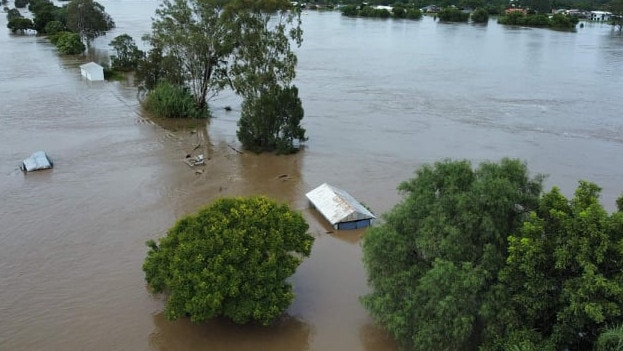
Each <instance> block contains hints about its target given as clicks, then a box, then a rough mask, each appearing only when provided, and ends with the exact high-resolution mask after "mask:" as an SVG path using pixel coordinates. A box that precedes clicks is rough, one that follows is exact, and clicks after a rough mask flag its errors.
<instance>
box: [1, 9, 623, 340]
mask: <svg viewBox="0 0 623 351" xmlns="http://www.w3.org/2000/svg"><path fill="white" fill-rule="evenodd" d="M101 3H102V4H103V5H104V6H105V7H106V10H107V11H108V12H109V13H110V14H111V15H112V16H113V18H114V19H115V20H116V22H117V25H118V28H117V29H116V30H115V31H114V32H113V33H110V34H109V35H108V36H106V37H105V38H100V39H98V40H97V41H96V45H95V49H94V50H93V51H92V52H91V53H90V55H91V57H95V58H96V59H97V58H101V57H105V56H106V55H107V52H106V50H107V43H108V41H110V40H111V39H112V38H114V36H115V35H118V34H121V33H129V34H131V35H132V36H133V37H134V38H135V39H137V40H139V38H140V36H141V35H142V34H144V33H146V32H148V30H149V21H150V20H149V19H150V17H151V16H152V15H153V10H154V9H155V7H156V6H157V4H158V2H154V1H118V0H108V1H101ZM303 20H304V30H305V42H304V45H303V47H301V48H300V49H298V54H299V73H298V78H297V85H298V86H299V88H300V92H301V98H302V100H303V102H304V107H305V111H306V117H305V122H304V124H305V127H306V128H307V131H308V134H309V137H310V140H309V142H307V143H306V146H305V149H304V150H303V151H302V152H301V153H299V154H297V155H293V156H281V157H278V156H273V155H259V156H258V155H253V154H249V153H244V154H239V153H238V152H236V151H235V150H234V149H239V148H240V146H239V145H238V143H237V142H236V138H235V130H236V120H237V116H238V115H237V114H238V113H239V101H237V100H236V99H235V98H233V97H232V96H230V95H228V94H227V93H224V94H222V95H221V96H219V97H218V98H217V99H215V100H213V101H212V102H211V106H212V109H213V112H214V114H215V118H214V119H213V120H211V121H210V122H209V123H207V124H201V123H196V122H192V121H191V122H190V123H188V122H179V121H167V122H162V121H157V120H151V119H149V118H148V117H147V116H145V115H144V114H143V113H142V111H141V110H140V108H139V105H138V103H137V99H136V90H135V89H134V88H133V87H132V85H131V84H128V83H126V82H104V83H97V82H87V81H85V80H83V79H82V78H81V77H80V73H79V70H78V66H79V65H80V64H82V63H84V62H85V61H86V58H82V57H77V58H76V57H61V56H59V55H58V54H57V52H56V50H55V49H54V48H53V47H52V46H51V45H50V44H49V43H48V42H47V41H46V40H45V39H44V38H38V37H36V36H32V35H11V34H9V33H8V32H7V30H6V18H5V17H4V16H0V28H3V29H0V47H2V50H0V106H1V108H0V350H369V351H384V350H397V346H396V344H395V343H393V342H392V341H391V339H390V338H389V337H388V336H387V335H386V333H384V332H383V331H382V330H381V329H379V328H377V327H375V326H374V324H373V323H372V321H371V319H370V317H369V316H368V314H367V313H366V311H365V310H364V309H363V308H362V307H361V305H360V304H359V301H358V299H359V297H360V296H361V295H363V294H365V293H366V292H367V291H368V287H367V284H366V280H365V273H364V269H363V267H362V264H361V249H360V236H361V235H362V232H361V231H354V232H340V233H331V232H330V231H331V229H330V228H329V227H328V226H327V225H326V223H325V222H324V221H322V219H321V218H319V216H318V215H317V214H315V213H314V212H313V211H310V210H309V209H308V208H307V204H306V201H305V200H304V194H305V192H307V191H308V190H310V189H312V188H313V187H315V186H317V185H319V184H320V183H322V182H325V181H326V182H329V183H331V184H334V185H337V186H340V187H343V188H345V189H347V190H348V191H349V192H351V193H352V194H353V195H354V196H355V197H357V198H358V199H360V200H362V201H363V202H365V203H366V204H367V205H368V206H370V207H371V208H372V209H373V210H374V211H375V212H376V213H383V212H385V211H387V210H389V209H390V208H391V207H392V206H393V205H394V204H395V203H396V202H398V201H399V200H400V195H399V194H397V192H396V190H395V188H396V186H397V185H398V183H399V182H401V181H403V180H406V179H407V178H409V177H410V176H411V175H412V174H413V172H414V171H415V170H416V169H417V167H419V166H421V165H422V164H424V163H429V162H434V161H437V160H441V159H443V158H448V157H449V158H467V159H470V160H472V161H473V162H475V163H477V162H480V161H484V160H498V159H499V158H501V157H504V156H511V157H519V158H521V159H523V160H525V161H527V162H528V164H529V166H530V168H531V169H532V170H533V172H535V173H536V172H540V173H545V174H548V175H549V177H548V179H547V186H548V187H551V186H553V185H558V186H560V187H561V189H562V190H563V192H565V193H566V194H571V193H572V192H573V190H574V188H575V185H576V183H577V180H579V179H588V180H592V181H595V182H597V183H598V184H599V185H601V186H602V187H603V188H604V193H603V197H602V198H603V202H604V205H605V206H606V207H607V208H609V209H613V208H614V199H616V197H617V196H618V195H619V193H620V192H621V190H623V171H622V168H621V167H622V166H621V165H623V152H622V151H623V150H622V149H623V147H622V146H623V134H622V132H623V122H622V120H621V118H620V116H621V114H620V111H622V110H623V102H622V100H621V99H620V88H621V87H622V86H623V74H622V73H623V71H622V70H623V68H622V67H623V38H622V37H619V36H615V35H612V33H611V32H610V27H609V26H607V25H603V24H589V25H587V26H585V27H584V28H582V29H578V31H577V32H576V33H565V32H554V31H548V30H542V29H526V28H506V27H502V26H499V25H497V24H496V23H495V22H494V21H493V20H492V21H491V22H490V23H489V24H488V26H472V25H467V24H460V25H454V24H441V23H438V22H434V21H433V20H432V19H431V18H424V19H423V20H422V21H418V22H413V21H376V20H365V19H349V18H343V17H341V16H340V15H339V14H337V13H332V12H326V13H318V12H311V11H310V12H307V13H306V14H304V15H303ZM225 106H232V108H233V111H231V112H226V111H225V110H224V107H225ZM189 124H190V125H189ZM196 145H200V146H199V147H198V148H197V149H194V148H195V146H196ZM37 150H45V151H47V152H48V153H49V155H50V156H51V157H52V158H53V159H54V161H55V164H56V167H55V168H54V169H53V170H51V171H43V172H38V173H31V174H26V175H24V174H22V173H21V172H20V171H19V170H18V169H17V164H18V163H19V161H20V160H21V159H23V158H25V157H26V156H28V155H29V154H30V153H32V152H34V151H37ZM189 152H192V153H193V155H196V154H199V153H202V154H204V156H205V157H206V158H207V161H206V165H205V166H203V167H201V168H200V169H201V170H202V172H201V173H196V172H195V170H194V169H191V168H189V167H188V166H186V165H185V164H184V163H183V162H182V161H183V159H184V156H185V155H186V154H187V153H189ZM249 194H265V195H269V196H271V197H274V198H276V199H278V200H280V201H284V202H287V203H289V204H290V205H291V206H292V207H293V208H296V209H298V210H301V211H302V212H303V214H304V215H305V217H306V218H307V219H308V222H309V223H310V231H312V233H313V234H314V235H315V236H316V242H315V244H314V248H313V251H312V255H311V257H310V258H309V259H307V260H306V261H305V262H304V263H303V264H302V265H301V266H300V267H299V269H298V271H297V272H296V274H295V275H294V276H293V278H292V281H293V283H294V285H295V291H296V299H295V301H294V303H293V304H292V306H291V307H290V308H289V309H288V311H287V314H286V315H285V316H284V318H283V319H282V320H280V321H279V322H278V323H276V324H275V326H273V327H270V328H257V327H251V326H244V327H241V326H235V325H232V324H230V323H228V322H225V321H212V322H209V323H205V324H199V325H194V324H191V323H189V322H188V321H185V320H182V321H176V322H170V321H167V320H166V319H165V318H164V317H163V314H162V310H163V299H162V297H158V296H152V295H151V294H150V293H149V291H148V290H147V289H146V287H145V283H144V276H143V272H142V270H141V264H142V262H143V259H144V257H145V252H146V248H145V246H144V242H145V241H146V240H148V239H152V238H157V237H160V236H162V235H164V233H165V232H166V230H167V228H169V227H170V226H171V225H172V224H173V223H174V221H175V220H176V219H177V218H179V217H180V216H183V215H184V214H187V213H190V212H193V211H195V210H197V209H198V208H199V207H200V206H203V205H206V204H209V203H210V201H212V200H213V199H215V198H217V197H219V196H229V195H249Z"/></svg>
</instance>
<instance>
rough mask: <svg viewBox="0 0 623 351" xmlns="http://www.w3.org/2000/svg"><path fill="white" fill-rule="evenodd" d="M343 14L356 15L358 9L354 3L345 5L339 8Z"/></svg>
mask: <svg viewBox="0 0 623 351" xmlns="http://www.w3.org/2000/svg"><path fill="white" fill-rule="evenodd" d="M341 11H342V15H343V16H349V17H356V16H357V15H359V10H358V9H357V6H355V5H346V6H344V7H342V8H341Z"/></svg>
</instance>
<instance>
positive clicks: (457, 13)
mask: <svg viewBox="0 0 623 351" xmlns="http://www.w3.org/2000/svg"><path fill="white" fill-rule="evenodd" d="M437 17H439V20H440V21H444V22H467V21H468V20H469V13H467V12H463V11H461V10H459V9H457V8H454V7H446V8H443V9H441V11H439V13H438V14H437Z"/></svg>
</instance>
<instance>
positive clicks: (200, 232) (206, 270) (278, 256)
mask: <svg viewBox="0 0 623 351" xmlns="http://www.w3.org/2000/svg"><path fill="white" fill-rule="evenodd" d="M307 229H308V225H307V223H306V222H305V220H304V219H303V217H302V216H301V215H300V214H299V213H297V212H294V211H292V210H290V209H289V208H288V206H286V205H282V204H278V203H276V202H274V201H272V200H270V199H268V198H266V197H251V198H234V199H220V200H217V201H216V202H214V203H213V204H212V205H210V206H209V207H206V208H204V209H201V210H200V211H199V212H198V213H197V214H194V215H190V216H187V217H184V218H182V219H180V220H179V221H177V223H176V224H175V225H174V226H173V227H172V228H171V229H170V230H169V231H168V233H167V236H166V237H164V238H162V239H160V242H159V244H156V242H155V241H153V240H150V241H149V242H148V243H147V245H148V246H149V248H150V250H149V252H148V253H147V257H146V259H145V263H144V264H143V271H144V272H145V279H146V280H147V283H148V284H149V286H150V287H151V288H152V290H153V291H154V292H156V293H166V294H167V295H168V298H167V305H166V311H165V314H166V316H167V318H169V319H178V318H183V317H186V316H189V317H190V319H191V320H192V321H196V322H200V321H205V320H209V319H211V318H215V317H219V316H223V317H226V318H228V319H231V320H232V321H234V322H235V323H239V324H244V323H249V322H257V323H260V324H262V325H268V324H270V323H271V322H272V321H273V320H275V319H276V318H277V317H279V316H280V315H281V314H282V313H283V312H284V311H285V310H286V308H287V307H288V306H289V305H290V303H291V302H292V300H293V298H294V293H293V291H292V285H291V284H290V283H289V282H287V279H288V278H289V277H290V276H291V275H292V274H294V272H295V270H296V268H297V267H298V266H299V265H300V264H301V262H302V260H303V257H305V256H309V254H310V252H311V246H312V244H313V241H314V238H313V237H312V236H311V235H309V234H307V233H306V231H307Z"/></svg>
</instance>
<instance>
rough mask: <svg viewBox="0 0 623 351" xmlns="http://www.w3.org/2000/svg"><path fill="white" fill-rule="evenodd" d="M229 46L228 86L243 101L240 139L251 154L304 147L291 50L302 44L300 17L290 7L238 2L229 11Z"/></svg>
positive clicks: (266, 3)
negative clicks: (231, 41)
mask: <svg viewBox="0 0 623 351" xmlns="http://www.w3.org/2000/svg"><path fill="white" fill-rule="evenodd" d="M226 16H227V17H228V18H230V23H231V24H232V25H233V26H232V32H235V33H237V34H236V35H235V36H234V37H235V38H237V39H238V42H237V43H236V44H235V45H233V46H232V47H233V54H232V57H231V64H230V70H229V77H230V82H231V86H232V88H233V89H234V91H236V93H238V94H239V95H241V96H242V97H243V99H244V102H243V111H242V115H241V118H240V121H239V123H238V132H237V135H238V138H239V140H240V141H241V142H242V144H243V145H244V147H245V148H248V149H251V150H254V151H258V152H261V151H277V152H280V153H289V152H293V151H295V143H297V142H301V141H305V140H307V138H306V137H305V129H303V128H302V127H301V125H300V122H301V120H302V119H303V116H304V110H303V106H302V102H301V100H300V99H299V97H298V89H297V88H296V87H295V86H293V85H291V83H292V81H293V79H294V78H295V76H296V70H295V69H296V64H297V57H296V54H295V53H294V52H293V51H292V45H296V46H300V45H301V43H302V40H303V37H302V35H303V31H302V29H301V18H300V11H299V10H297V9H294V8H293V7H292V5H291V4H290V2H288V1H284V0H279V1H275V2H258V3H255V4H253V3H250V2H242V1H241V2H239V3H237V4H234V5H232V6H230V7H229V8H228V11H227V13H226Z"/></svg>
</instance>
